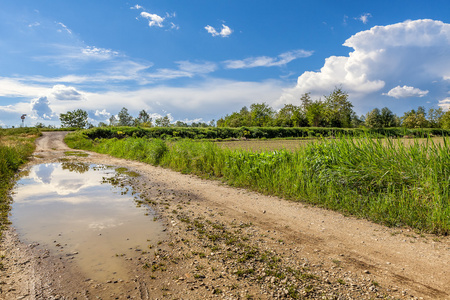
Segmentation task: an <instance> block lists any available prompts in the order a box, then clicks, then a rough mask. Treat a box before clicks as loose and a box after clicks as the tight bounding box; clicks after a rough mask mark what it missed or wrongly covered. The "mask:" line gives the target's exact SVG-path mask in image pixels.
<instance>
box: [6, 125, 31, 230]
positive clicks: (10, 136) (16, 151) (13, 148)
mask: <svg viewBox="0 0 450 300" xmlns="http://www.w3.org/2000/svg"><path fill="white" fill-rule="evenodd" d="M39 134H40V133H39V131H35V130H25V129H16V130H12V129H8V130H1V132H0V235H1V231H3V229H5V226H6V225H7V224H9V221H8V212H9V210H10V199H9V197H8V193H9V190H10V189H11V187H12V185H13V181H12V179H13V177H14V175H15V173H16V172H17V170H18V169H19V167H20V166H21V165H22V164H23V163H25V162H26V160H27V158H28V157H29V156H30V155H31V153H32V152H33V150H34V143H33V141H34V139H35V138H36V136H38V135H39Z"/></svg>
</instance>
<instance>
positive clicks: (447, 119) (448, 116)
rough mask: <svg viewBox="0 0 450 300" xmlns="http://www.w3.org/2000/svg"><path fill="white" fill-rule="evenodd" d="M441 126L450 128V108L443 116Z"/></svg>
mask: <svg viewBox="0 0 450 300" xmlns="http://www.w3.org/2000/svg"><path fill="white" fill-rule="evenodd" d="M441 128H442V129H450V110H449V111H446V112H445V113H444V114H443V115H442V117H441Z"/></svg>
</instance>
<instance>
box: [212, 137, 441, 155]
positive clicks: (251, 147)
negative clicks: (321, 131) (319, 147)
mask: <svg viewBox="0 0 450 300" xmlns="http://www.w3.org/2000/svg"><path fill="white" fill-rule="evenodd" d="M387 140H388V139H384V140H382V142H383V144H386V141H387ZM320 141H321V139H266V140H258V139H249V140H239V141H220V142H216V144H217V145H218V146H219V147H220V148H222V149H230V150H247V151H254V152H263V151H275V150H286V151H290V152H295V151H297V150H299V149H301V148H304V147H305V146H306V145H308V144H311V143H314V142H320ZM393 141H394V144H395V143H401V144H404V145H406V146H409V145H413V144H414V143H419V144H424V143H427V142H429V141H432V142H433V143H435V144H438V145H442V144H443V143H444V138H443V137H434V138H429V139H426V138H398V139H393Z"/></svg>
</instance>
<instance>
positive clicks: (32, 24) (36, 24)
mask: <svg viewBox="0 0 450 300" xmlns="http://www.w3.org/2000/svg"><path fill="white" fill-rule="evenodd" d="M37 26H41V23H39V22H34V23H31V24H28V27H37Z"/></svg>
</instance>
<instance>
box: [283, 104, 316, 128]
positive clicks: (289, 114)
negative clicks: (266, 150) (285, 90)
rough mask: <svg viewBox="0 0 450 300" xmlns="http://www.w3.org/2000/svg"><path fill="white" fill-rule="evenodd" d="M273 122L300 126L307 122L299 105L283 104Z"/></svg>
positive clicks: (287, 125) (288, 125)
mask: <svg viewBox="0 0 450 300" xmlns="http://www.w3.org/2000/svg"><path fill="white" fill-rule="evenodd" d="M275 124H276V125H277V126H281V127H300V126H305V125H307V124H308V122H307V120H306V118H305V116H304V115H303V113H302V109H301V107H300V106H295V105H293V104H285V105H284V107H283V108H281V109H280V110H279V111H278V112H277V114H276V117H275Z"/></svg>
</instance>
